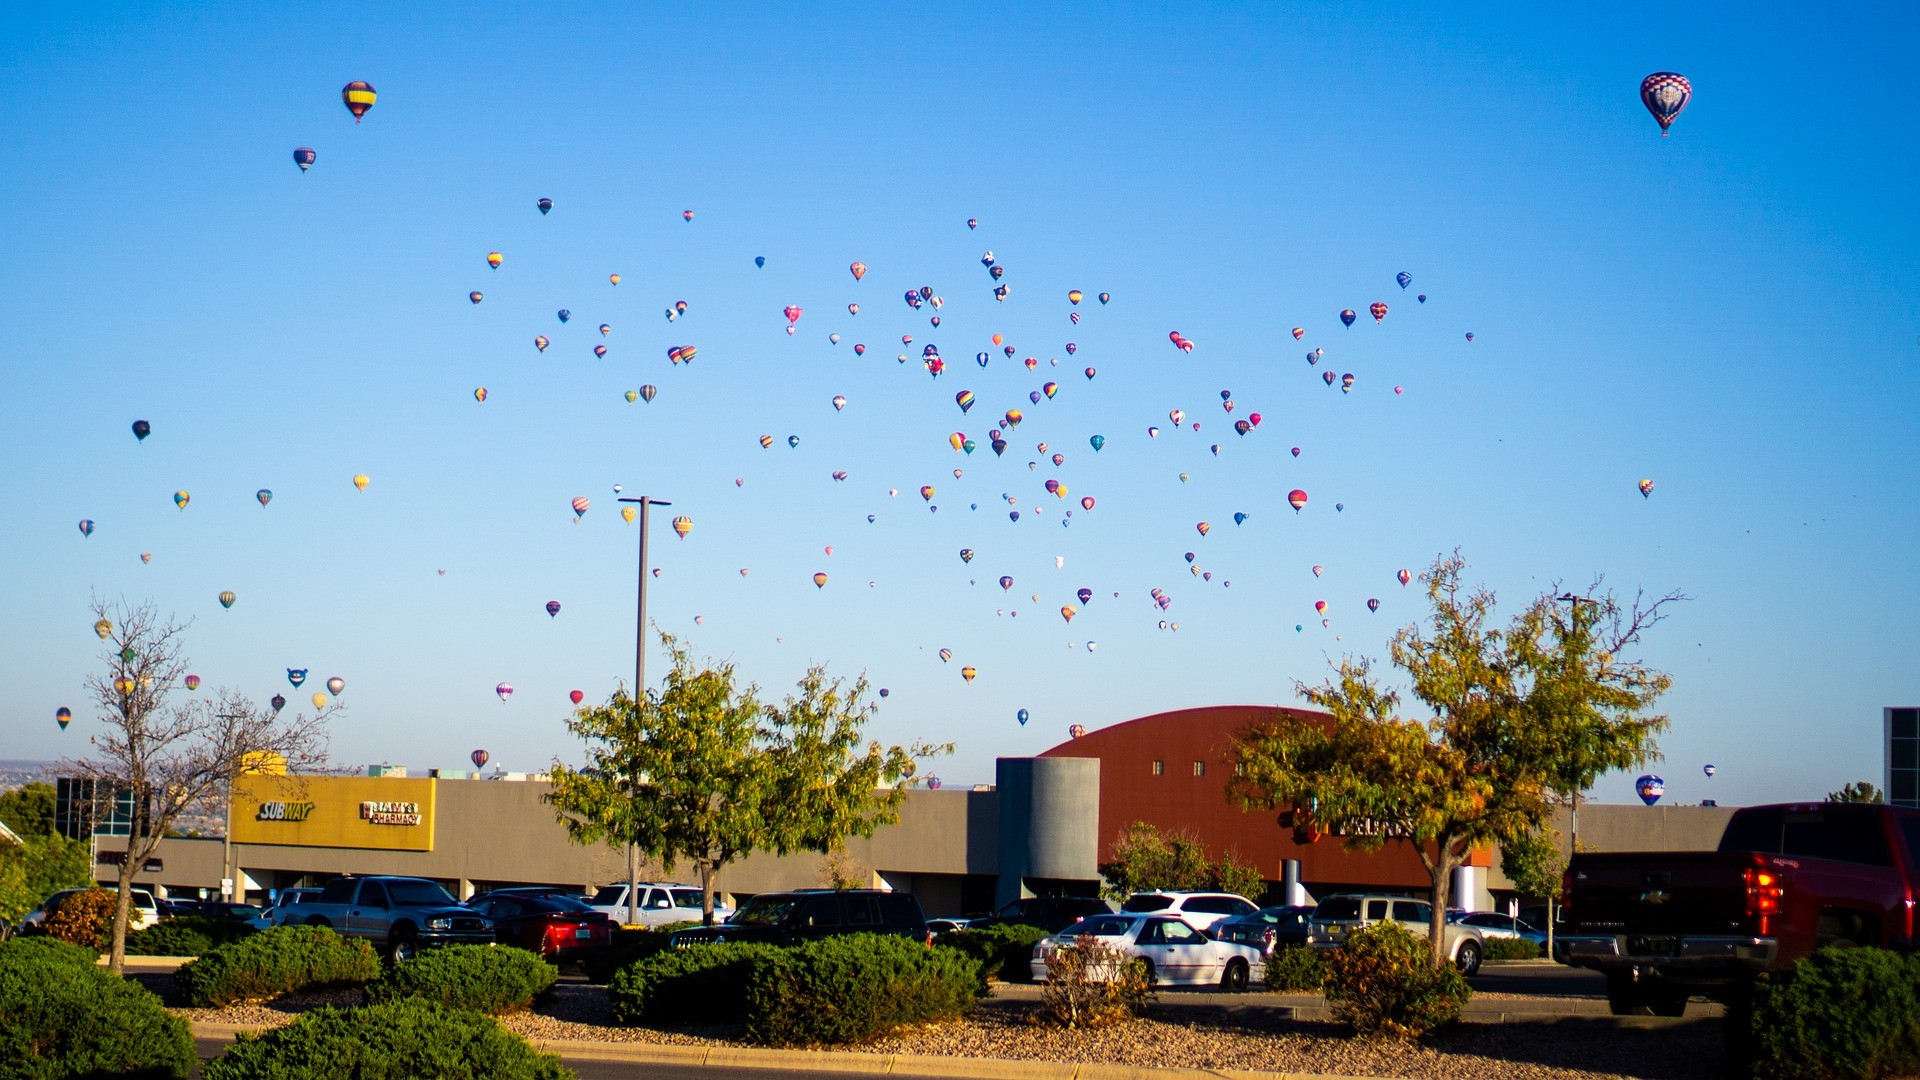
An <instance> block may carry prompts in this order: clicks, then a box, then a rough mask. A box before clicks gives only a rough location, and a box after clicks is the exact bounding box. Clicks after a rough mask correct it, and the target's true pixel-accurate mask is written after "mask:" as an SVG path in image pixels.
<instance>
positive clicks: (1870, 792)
mask: <svg viewBox="0 0 1920 1080" xmlns="http://www.w3.org/2000/svg"><path fill="white" fill-rule="evenodd" d="M1827 801H1828V802H1845V803H1883V802H1886V801H1887V800H1886V798H1885V797H1884V796H1882V795H1881V794H1880V789H1879V788H1877V787H1874V786H1873V785H1872V784H1869V783H1867V782H1866V781H1865V780H1855V781H1854V782H1853V783H1851V784H1848V785H1847V786H1846V787H1843V788H1841V789H1840V790H1839V791H1829V792H1827Z"/></svg>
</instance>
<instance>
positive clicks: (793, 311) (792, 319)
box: [783, 304, 802, 331]
mask: <svg viewBox="0 0 1920 1080" xmlns="http://www.w3.org/2000/svg"><path fill="white" fill-rule="evenodd" d="M783 314H785V315H786V317H787V329H788V330H789V331H791V330H792V329H793V324H794V323H797V322H799V321H800V316H801V314H802V312H801V310H800V308H799V307H797V306H796V305H793V304H788V305H787V306H786V307H785V308H784V309H783Z"/></svg>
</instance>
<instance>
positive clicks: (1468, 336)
mask: <svg viewBox="0 0 1920 1080" xmlns="http://www.w3.org/2000/svg"><path fill="white" fill-rule="evenodd" d="M1467 341H1468V342H1469V343H1471V342H1472V341H1473V331H1471V330H1469V331H1467Z"/></svg>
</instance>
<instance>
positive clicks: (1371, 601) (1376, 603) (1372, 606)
mask: <svg viewBox="0 0 1920 1080" xmlns="http://www.w3.org/2000/svg"><path fill="white" fill-rule="evenodd" d="M1367 610H1368V611H1379V610H1380V599H1379V598H1378V597H1368V598H1367Z"/></svg>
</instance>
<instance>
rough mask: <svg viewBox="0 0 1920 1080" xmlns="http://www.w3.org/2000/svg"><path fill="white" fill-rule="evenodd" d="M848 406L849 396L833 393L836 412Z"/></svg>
mask: <svg viewBox="0 0 1920 1080" xmlns="http://www.w3.org/2000/svg"><path fill="white" fill-rule="evenodd" d="M846 407H847V396H846V395H845V394H835V395H833V411H834V412H839V411H840V410H842V409H844V408H846Z"/></svg>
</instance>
